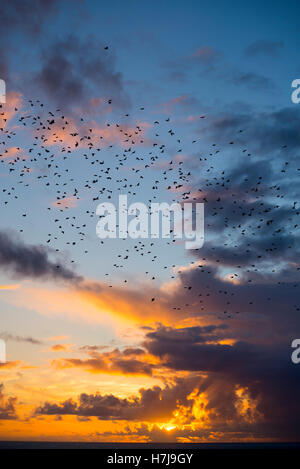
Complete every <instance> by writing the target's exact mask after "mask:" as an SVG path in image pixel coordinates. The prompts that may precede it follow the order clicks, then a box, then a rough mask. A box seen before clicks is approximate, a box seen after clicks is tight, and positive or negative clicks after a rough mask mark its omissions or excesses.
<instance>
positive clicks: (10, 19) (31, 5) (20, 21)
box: [0, 0, 59, 80]
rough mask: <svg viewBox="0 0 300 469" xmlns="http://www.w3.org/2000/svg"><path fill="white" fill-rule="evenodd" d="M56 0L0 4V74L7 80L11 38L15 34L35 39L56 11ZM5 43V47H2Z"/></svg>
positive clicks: (31, 39)
mask: <svg viewBox="0 0 300 469" xmlns="http://www.w3.org/2000/svg"><path fill="white" fill-rule="evenodd" d="M58 5H59V1H58V0H40V1H38V2H37V1H35V0H26V1H19V0H11V1H10V2H4V3H3V5H1V11H0V23H1V31H0V38H1V44H2V47H1V49H0V76H1V77H3V78H4V79H5V80H8V79H9V77H10V75H11V71H10V56H11V54H10V52H11V40H12V39H13V38H14V37H15V35H16V34H18V35H21V37H22V36H23V37H26V39H27V40H29V41H33V40H37V38H38V36H39V35H40V33H41V31H42V29H43V25H44V23H45V21H47V20H49V16H50V15H51V14H53V13H55V12H57V7H58ZM3 44H5V47H3Z"/></svg>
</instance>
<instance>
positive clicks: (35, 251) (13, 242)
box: [0, 230, 81, 282]
mask: <svg viewBox="0 0 300 469" xmlns="http://www.w3.org/2000/svg"><path fill="white" fill-rule="evenodd" d="M49 254H50V250H48V249H47V248H45V247H43V246H35V245H26V244H24V243H23V242H22V241H21V240H20V239H18V238H17V236H16V235H15V233H14V232H8V231H3V230H2V231H0V268H2V269H6V270H9V271H10V272H11V273H12V274H13V275H14V276H16V277H29V278H41V277H42V278H49V279H51V278H52V279H61V280H66V281H74V282H77V281H80V280H81V277H80V276H78V275H77V274H75V273H74V272H72V271H71V270H69V269H68V268H67V267H64V266H63V265H61V264H60V263H59V262H57V263H56V262H53V261H51V260H50V259H49Z"/></svg>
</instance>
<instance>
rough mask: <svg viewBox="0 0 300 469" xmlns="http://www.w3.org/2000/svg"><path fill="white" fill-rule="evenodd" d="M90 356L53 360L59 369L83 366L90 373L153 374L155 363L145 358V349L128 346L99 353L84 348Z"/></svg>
mask: <svg viewBox="0 0 300 469" xmlns="http://www.w3.org/2000/svg"><path fill="white" fill-rule="evenodd" d="M84 351H86V353H87V355H88V356H89V358H85V359H80V358H62V359H60V360H53V362H52V364H53V365H54V366H55V367H56V368H58V369H65V368H82V369H84V370H86V371H89V372H90V373H109V374H124V375H150V376H151V375H152V370H153V368H154V363H151V361H149V359H148V361H147V360H143V355H145V351H144V350H142V349H133V348H127V349H125V350H124V351H120V350H118V349H115V350H113V351H111V352H104V353H98V352H97V351H96V350H95V349H93V348H87V349H84Z"/></svg>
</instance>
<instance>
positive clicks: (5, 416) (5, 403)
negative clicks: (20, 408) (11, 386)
mask: <svg viewBox="0 0 300 469" xmlns="http://www.w3.org/2000/svg"><path fill="white" fill-rule="evenodd" d="M3 389H4V385H3V384H1V383H0V420H14V419H16V418H17V414H16V408H15V406H16V402H17V399H16V398H15V397H8V398H5V396H4V393H3Z"/></svg>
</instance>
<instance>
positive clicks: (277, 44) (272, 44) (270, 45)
mask: <svg viewBox="0 0 300 469" xmlns="http://www.w3.org/2000/svg"><path fill="white" fill-rule="evenodd" d="M283 46H284V42H283V41H268V40H260V41H255V42H253V43H252V44H250V45H249V46H248V47H247V49H246V50H245V54H246V55H247V56H249V57H256V56H270V57H275V56H277V55H278V53H279V52H280V50H281V49H282V48H283Z"/></svg>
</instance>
